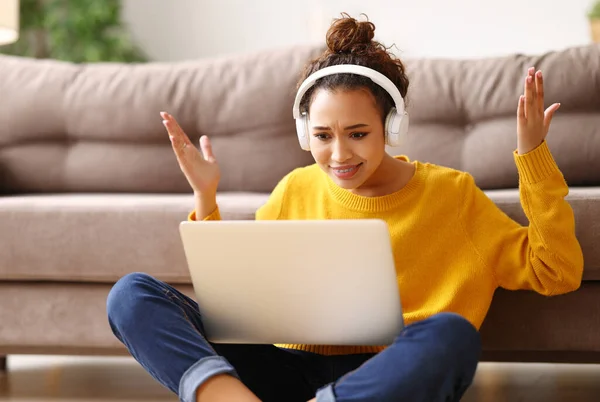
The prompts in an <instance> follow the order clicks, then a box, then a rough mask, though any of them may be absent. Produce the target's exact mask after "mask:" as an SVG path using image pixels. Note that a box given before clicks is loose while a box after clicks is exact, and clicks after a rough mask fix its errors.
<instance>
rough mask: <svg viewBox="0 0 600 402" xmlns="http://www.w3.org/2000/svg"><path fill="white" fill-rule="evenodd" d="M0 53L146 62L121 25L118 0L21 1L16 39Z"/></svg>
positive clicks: (91, 60) (77, 60)
mask: <svg viewBox="0 0 600 402" xmlns="http://www.w3.org/2000/svg"><path fill="white" fill-rule="evenodd" d="M0 53H4V54H11V55H18V56H25V57H33V58H43V59H46V58H51V59H57V60H64V61H71V62H75V63H89V62H102V61H109V62H111V61H112V62H143V61H146V56H145V55H144V53H143V52H142V51H141V50H140V49H139V48H138V47H137V46H136V45H135V44H134V43H133V41H132V40H131V38H130V37H129V35H128V32H127V31H126V29H125V27H124V26H123V24H122V22H121V0H101V1H99V0H96V1H89V0H21V3H20V34H19V40H18V41H17V42H16V43H14V44H12V45H9V46H3V47H0Z"/></svg>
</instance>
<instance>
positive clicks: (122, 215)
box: [0, 193, 267, 283]
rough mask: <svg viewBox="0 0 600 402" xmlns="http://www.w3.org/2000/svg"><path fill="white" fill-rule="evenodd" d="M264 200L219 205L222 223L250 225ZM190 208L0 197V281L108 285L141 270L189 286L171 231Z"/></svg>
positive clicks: (161, 198) (185, 198) (84, 198)
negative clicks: (241, 221) (237, 221)
mask: <svg viewBox="0 0 600 402" xmlns="http://www.w3.org/2000/svg"><path fill="white" fill-rule="evenodd" d="M266 199H267V195H263V194H247V193H231V194H221V195H219V197H218V202H219V205H220V209H221V213H222V216H223V219H253V218H254V212H255V211H256V209H257V208H258V207H259V206H260V205H262V204H263V203H264V202H265V201H266ZM193 205H194V200H193V197H191V196H189V195H111V194H103V195H85V194H79V195H45V196H10V197H0V222H1V226H0V280H30V281H45V280H49V281H76V282H79V281H88V282H114V281H116V280H117V279H119V278H120V277H121V276H123V275H125V274H127V273H129V272H132V271H144V272H147V273H149V274H151V275H154V276H157V277H159V278H161V279H163V280H168V281H171V282H174V283H178V282H179V283H188V282H189V274H188V270H187V265H186V261H185V255H184V252H183V247H182V245H181V242H180V237H179V231H178V230H179V228H178V225H179V223H180V222H181V221H183V220H186V219H187V215H188V213H189V212H190V210H191V209H192V208H193Z"/></svg>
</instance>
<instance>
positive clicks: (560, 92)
mask: <svg viewBox="0 0 600 402" xmlns="http://www.w3.org/2000/svg"><path fill="white" fill-rule="evenodd" d="M530 66H534V67H535V68H536V69H541V70H542V73H543V77H544V90H545V95H544V98H545V103H546V106H545V107H548V106H550V105H551V104H552V103H555V102H558V103H561V107H560V109H559V110H558V111H557V112H556V113H555V114H554V118H553V120H552V124H551V126H550V132H549V134H548V137H547V141H548V145H549V147H550V149H551V151H552V153H553V155H554V158H555V160H556V162H557V164H558V165H559V167H560V169H561V170H562V172H563V173H564V175H565V178H566V180H567V182H568V184H569V185H571V186H591V185H600V45H597V44H596V45H589V46H580V47H573V48H569V49H565V50H562V51H555V52H548V53H545V54H542V55H537V56H525V55H509V56H504V57H497V58H486V59H480V60H431V59H421V60H407V62H406V67H407V70H408V74H409V78H410V86H409V90H408V94H409V95H408V98H409V99H408V103H409V105H408V111H409V113H410V124H411V128H410V130H409V137H408V138H407V140H406V141H405V143H404V145H402V146H401V147H399V148H396V149H394V148H390V149H389V152H390V153H406V154H407V155H409V156H410V157H411V158H412V159H419V160H423V161H429V162H433V163H439V164H441V165H445V166H450V167H453V168H456V169H460V170H464V171H468V172H470V173H472V174H473V176H474V177H475V180H476V181H477V184H478V185H479V186H480V187H481V188H483V189H501V188H514V187H517V186H518V175H517V169H516V167H515V163H514V160H513V155H512V151H513V150H515V149H516V147H517V118H516V117H517V102H518V99H519V95H521V94H522V93H523V82H524V79H525V76H526V72H527V69H528V68H529V67H530Z"/></svg>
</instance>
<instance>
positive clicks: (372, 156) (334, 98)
mask: <svg viewBox="0 0 600 402" xmlns="http://www.w3.org/2000/svg"><path fill="white" fill-rule="evenodd" d="M308 115H309V125H308V126H309V133H310V150H311V153H312V155H313V157H314V158H315V161H316V162H317V164H318V165H319V167H320V168H321V169H323V171H324V172H325V173H327V174H328V175H329V177H331V179H332V180H333V181H334V182H335V183H336V184H337V185H339V186H340V187H342V188H344V189H347V190H357V189H359V188H360V187H361V186H363V185H364V184H365V183H366V182H367V181H368V180H369V178H371V176H372V175H373V173H374V172H375V171H376V170H377V168H378V167H379V165H380V164H381V162H382V160H383V158H384V157H385V155H386V152H385V138H384V133H383V124H382V118H381V112H380V110H379V108H378V107H377V104H376V102H375V97H374V96H373V94H372V93H371V91H369V90H368V89H366V88H365V89H356V90H336V91H329V90H326V89H318V90H316V91H315V94H314V95H313V100H312V103H311V105H310V108H309V113H308Z"/></svg>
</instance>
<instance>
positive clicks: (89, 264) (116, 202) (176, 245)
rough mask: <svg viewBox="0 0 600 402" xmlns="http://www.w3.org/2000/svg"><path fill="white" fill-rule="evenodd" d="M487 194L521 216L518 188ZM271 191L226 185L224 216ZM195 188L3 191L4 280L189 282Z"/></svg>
mask: <svg viewBox="0 0 600 402" xmlns="http://www.w3.org/2000/svg"><path fill="white" fill-rule="evenodd" d="M486 193H487V194H488V195H489V197H490V198H491V199H492V200H494V201H495V202H496V204H497V205H498V206H499V207H500V208H501V209H502V210H503V211H505V212H506V213H507V214H508V215H509V216H510V217H511V218H513V219H515V220H516V221H517V222H519V223H521V224H527V219H526V217H525V214H524V213H523V211H522V208H521V205H520V203H519V194H518V190H515V189H513V190H489V191H486ZM267 198H268V194H262V193H258V194H257V193H222V194H220V195H219V198H218V202H219V207H220V210H221V214H222V217H223V219H253V218H254V212H255V211H256V209H258V207H260V206H261V205H262V204H263V203H264V202H266V200H267ZM568 200H569V202H570V204H571V205H572V207H573V210H574V211H575V219H576V230H577V236H578V238H579V240H580V243H581V246H582V249H583V252H584V256H585V272H584V279H585V280H600V247H597V246H598V239H600V219H599V218H600V187H590V188H572V189H571V191H570V194H569V196H568ZM193 203H194V201H193V198H192V197H191V196H190V195H113V194H100V195H92V194H89V195H87V194H73V195H68V194H63V195H40V196H37V195H30V196H11V197H0V222H2V225H1V226H0V280H21V281H28V280H29V281H63V282H64V281H77V282H79V281H87V282H102V283H111V282H114V281H116V280H117V279H119V278H120V277H122V276H123V275H125V274H127V273H129V272H133V271H143V272H146V273H148V274H150V275H153V276H156V277H157V278H159V279H162V280H165V281H169V282H172V283H183V284H187V283H190V278H189V273H188V269H187V264H186V261H185V254H184V252H183V247H182V245H181V241H180V238H179V232H178V225H179V222H181V221H182V220H185V219H187V214H188V213H189V211H190V208H193Z"/></svg>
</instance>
